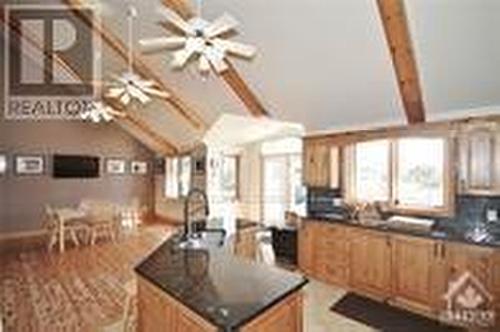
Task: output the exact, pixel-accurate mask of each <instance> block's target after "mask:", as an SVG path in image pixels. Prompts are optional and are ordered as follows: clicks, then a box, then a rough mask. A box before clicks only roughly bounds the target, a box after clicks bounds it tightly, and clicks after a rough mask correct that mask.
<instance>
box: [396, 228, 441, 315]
mask: <svg viewBox="0 0 500 332" xmlns="http://www.w3.org/2000/svg"><path fill="white" fill-rule="evenodd" d="M437 245H438V244H437V243H436V242H435V241H432V240H427V239H422V238H416V237H408V236H397V237H394V238H393V252H392V257H393V271H394V273H393V293H394V299H395V301H397V302H399V303H401V304H402V305H406V306H410V307H412V308H414V309H417V310H422V311H426V312H431V311H432V306H433V301H432V297H433V296H432V295H433V292H432V289H433V272H434V266H435V262H436V257H437Z"/></svg>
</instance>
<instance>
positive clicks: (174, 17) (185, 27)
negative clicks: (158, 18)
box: [158, 7, 195, 35]
mask: <svg viewBox="0 0 500 332" xmlns="http://www.w3.org/2000/svg"><path fill="white" fill-rule="evenodd" d="M158 12H159V13H160V14H161V15H162V16H163V17H165V18H166V19H167V20H168V21H169V22H170V23H172V24H173V25H175V26H176V27H177V28H179V29H180V30H182V31H183V32H184V33H186V34H187V35H194V33H195V31H194V29H193V28H192V27H191V25H190V24H189V23H188V22H186V21H185V20H184V19H183V18H182V17H180V16H179V14H177V13H176V12H175V11H173V10H171V9H170V8H167V7H160V8H158Z"/></svg>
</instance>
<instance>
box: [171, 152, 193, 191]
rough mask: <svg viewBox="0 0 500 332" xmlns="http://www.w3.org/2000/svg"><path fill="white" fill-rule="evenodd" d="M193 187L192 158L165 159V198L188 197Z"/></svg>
mask: <svg viewBox="0 0 500 332" xmlns="http://www.w3.org/2000/svg"><path fill="white" fill-rule="evenodd" d="M190 186H191V157H189V156H185V157H176V158H166V159H165V196H166V197H168V198H179V197H182V196H186V195H187V194H188V192H189V189H190Z"/></svg>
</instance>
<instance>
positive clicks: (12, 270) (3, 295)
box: [0, 226, 173, 332]
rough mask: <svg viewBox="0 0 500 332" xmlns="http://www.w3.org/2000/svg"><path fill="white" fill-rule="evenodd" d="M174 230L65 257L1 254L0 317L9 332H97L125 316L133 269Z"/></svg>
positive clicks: (29, 251)
mask: <svg viewBox="0 0 500 332" xmlns="http://www.w3.org/2000/svg"><path fill="white" fill-rule="evenodd" d="M172 231H173V229H172V228H171V227H168V226H148V227H143V228H140V229H139V231H138V232H137V234H133V235H129V236H127V237H125V238H123V239H121V240H119V241H118V242H117V243H116V244H113V243H100V244H97V245H95V246H92V247H89V246H84V247H77V248H71V249H69V250H67V252H65V253H64V254H58V253H56V252H53V253H48V252H47V251H46V250H45V247H43V246H40V245H36V244H35V245H33V244H31V245H23V246H22V247H21V248H15V249H14V248H7V249H6V248H3V249H2V251H1V253H0V264H1V265H0V266H1V268H0V316H1V317H2V318H3V320H4V329H5V330H6V331H50V332H53V331H98V330H100V328H101V327H103V326H107V325H111V324H112V323H113V322H115V321H117V320H119V319H120V318H121V317H122V315H123V303H124V299H125V297H126V294H127V293H126V291H125V289H124V286H125V284H126V283H127V281H130V280H132V279H133V277H134V274H133V267H134V266H135V265H136V264H137V263H138V262H139V260H140V259H142V258H143V257H144V256H145V255H146V254H147V253H148V252H149V251H151V250H153V249H154V248H155V247H156V246H157V245H159V244H160V243H161V242H162V241H163V240H164V239H165V238H167V237H168V236H169V235H170V234H171V232H172Z"/></svg>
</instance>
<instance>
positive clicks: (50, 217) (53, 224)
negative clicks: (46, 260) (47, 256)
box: [43, 205, 59, 251]
mask: <svg viewBox="0 0 500 332" xmlns="http://www.w3.org/2000/svg"><path fill="white" fill-rule="evenodd" d="M43 228H44V229H45V231H46V232H47V234H48V238H49V241H48V244H47V249H48V251H52V248H53V247H54V245H55V244H56V243H57V239H58V236H59V234H58V222H57V215H56V213H55V211H54V210H53V209H52V207H50V206H49V205H45V221H44V225H43Z"/></svg>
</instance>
